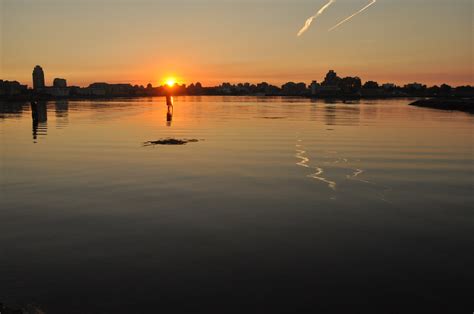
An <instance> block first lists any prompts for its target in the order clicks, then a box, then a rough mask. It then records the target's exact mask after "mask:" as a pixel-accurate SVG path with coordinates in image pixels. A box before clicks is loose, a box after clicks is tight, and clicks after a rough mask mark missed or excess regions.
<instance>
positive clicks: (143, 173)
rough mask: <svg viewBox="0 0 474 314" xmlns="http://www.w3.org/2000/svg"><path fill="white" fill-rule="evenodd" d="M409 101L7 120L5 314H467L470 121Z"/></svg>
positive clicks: (178, 107)
mask: <svg viewBox="0 0 474 314" xmlns="http://www.w3.org/2000/svg"><path fill="white" fill-rule="evenodd" d="M409 102H410V100H407V99H402V100H383V101H361V102H355V103H346V104H344V103H335V104H334V103H324V102H322V101H319V102H314V101H310V100H307V99H299V98H286V99H285V98H253V97H225V98H223V97H178V98H175V106H174V113H173V118H172V121H169V122H167V121H166V120H167V109H166V106H165V102H164V99H163V98H150V99H148V98H146V99H139V100H114V101H69V102H67V101H59V102H48V103H47V104H39V107H38V109H37V112H36V113H35V121H33V120H32V112H31V108H30V105H29V104H21V103H19V104H1V105H0V108H1V113H0V144H1V146H0V147H1V168H0V169H1V181H0V186H1V190H0V192H1V199H0V208H1V209H0V228H1V233H0V283H1V284H0V301H3V302H5V303H7V304H10V305H14V304H28V303H33V304H37V305H39V306H40V307H41V308H42V309H43V310H44V311H45V312H46V313H48V314H49V313H150V312H152V313H157V312H160V311H162V312H163V313H197V312H202V313H211V312H215V313H318V312H321V313H340V312H341V311H344V312H348V313H355V312H361V313H367V312H377V313H411V312H417V313H420V312H433V311H439V310H443V311H445V312H453V310H454V309H463V310H467V311H468V312H469V311H472V308H473V306H472V305H473V303H472V300H473V298H472V284H473V282H474V268H473V267H472V265H474V254H472V252H473V251H474V250H473V249H474V211H473V210H472V204H473V201H474V196H473V193H472V191H473V189H472V188H473V183H474V180H473V178H474V176H473V175H474V167H473V147H474V146H473V133H472V132H473V122H474V116H472V115H468V114H465V113H459V112H444V111H436V110H431V109H426V108H416V107H410V106H408V105H407V104H408V103H409ZM43 106H44V107H43ZM167 137H173V138H180V139H181V138H188V139H198V140H199V142H195V143H188V144H186V145H183V146H144V145H143V143H144V142H146V141H150V140H158V139H161V138H167Z"/></svg>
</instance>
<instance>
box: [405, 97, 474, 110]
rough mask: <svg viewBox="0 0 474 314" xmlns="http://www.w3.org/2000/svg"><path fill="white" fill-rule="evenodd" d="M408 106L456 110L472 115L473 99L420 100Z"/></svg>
mask: <svg viewBox="0 0 474 314" xmlns="http://www.w3.org/2000/svg"><path fill="white" fill-rule="evenodd" d="M410 106H417V107H425V108H433V109H440V110H457V111H464V112H469V113H474V99H471V98H467V99H449V98H448V99H443V98H433V99H421V100H417V101H415V102H413V103H411V104H410Z"/></svg>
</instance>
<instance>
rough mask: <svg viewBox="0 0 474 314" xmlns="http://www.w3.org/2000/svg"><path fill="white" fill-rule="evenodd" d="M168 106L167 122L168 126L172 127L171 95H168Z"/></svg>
mask: <svg viewBox="0 0 474 314" xmlns="http://www.w3.org/2000/svg"><path fill="white" fill-rule="evenodd" d="M166 105H167V106H168V112H167V113H166V122H167V124H168V126H171V121H172V120H173V97H171V95H166Z"/></svg>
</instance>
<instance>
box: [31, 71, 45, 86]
mask: <svg viewBox="0 0 474 314" xmlns="http://www.w3.org/2000/svg"><path fill="white" fill-rule="evenodd" d="M41 88H44V72H43V69H42V68H41V67H40V66H39V65H37V66H35V69H34V70H33V89H41Z"/></svg>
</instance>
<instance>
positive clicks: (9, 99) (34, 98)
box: [0, 93, 472, 106]
mask: <svg viewBox="0 0 474 314" xmlns="http://www.w3.org/2000/svg"><path fill="white" fill-rule="evenodd" d="M186 96H188V97H200V96H207V97H208V96H219V97H261V98H275V97H284V98H307V99H320V100H336V101H346V100H347V101H350V100H379V99H380V100H383V99H407V98H412V99H419V98H422V96H416V95H396V96H395V95H391V96H387V95H386V96H342V95H341V96H325V97H323V96H319V97H318V96H313V95H285V94H282V95H260V94H212V93H210V94H200V95H189V94H177V95H173V97H186ZM157 97H166V96H165V95H120V96H110V95H109V96H68V97H54V96H32V95H19V96H11V97H0V101H4V102H21V101H26V102H28V101H56V100H113V99H138V98H157ZM429 100H439V101H440V102H443V101H444V102H446V101H448V102H450V103H459V102H460V101H461V102H462V101H463V98H461V97H451V98H446V97H444V98H443V97H433V98H430V99H429ZM419 101H421V102H423V101H426V99H420V100H419ZM464 101H465V100H464ZM470 101H471V102H472V100H470ZM417 102H418V100H417ZM417 102H414V103H412V104H413V105H415V103H417ZM421 102H420V103H421ZM420 106H422V105H420Z"/></svg>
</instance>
